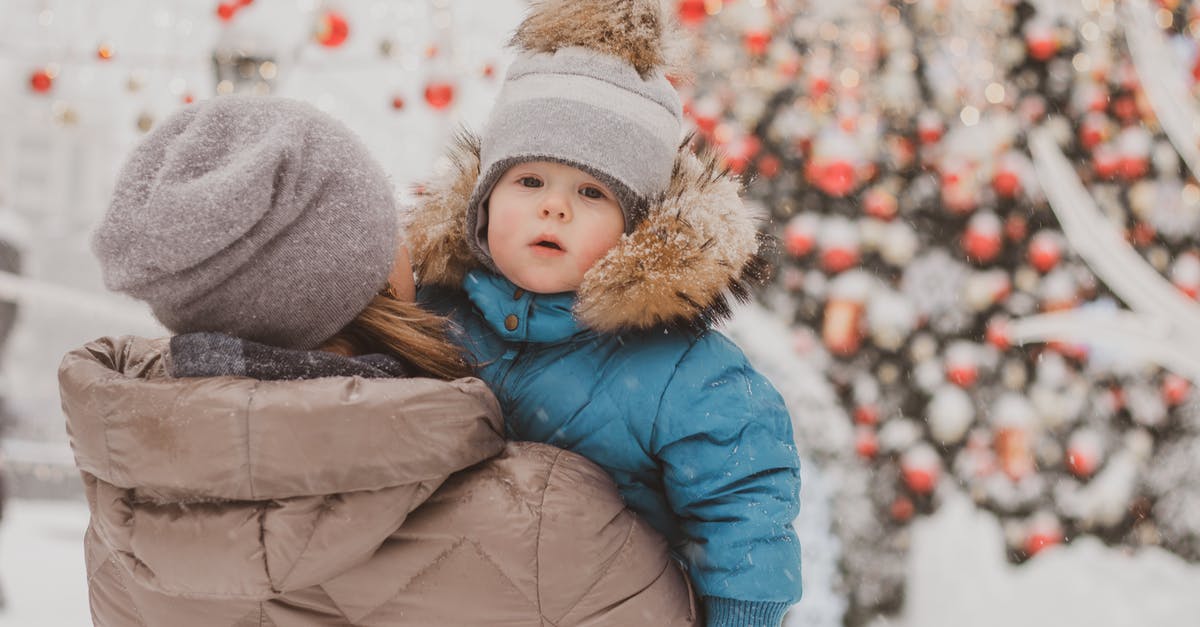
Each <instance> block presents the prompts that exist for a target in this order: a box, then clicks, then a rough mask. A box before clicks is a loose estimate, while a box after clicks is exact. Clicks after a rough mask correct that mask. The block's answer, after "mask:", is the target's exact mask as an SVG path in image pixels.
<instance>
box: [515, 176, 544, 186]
mask: <svg viewBox="0 0 1200 627" xmlns="http://www.w3.org/2000/svg"><path fill="white" fill-rule="evenodd" d="M517 183H518V184H519V185H521V186H522V187H541V186H542V181H541V179H539V178H538V177H536V176H522V177H521V178H519V179H517Z"/></svg>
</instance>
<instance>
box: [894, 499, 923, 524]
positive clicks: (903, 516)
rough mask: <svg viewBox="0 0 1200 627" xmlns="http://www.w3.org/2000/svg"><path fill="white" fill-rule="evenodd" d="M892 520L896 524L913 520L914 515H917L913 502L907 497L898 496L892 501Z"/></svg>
mask: <svg viewBox="0 0 1200 627" xmlns="http://www.w3.org/2000/svg"><path fill="white" fill-rule="evenodd" d="M890 511H891V514H892V518H893V519H894V520H895V521H896V522H901V523H903V522H908V521H909V520H910V519H912V517H913V514H915V513H917V510H916V507H914V506H913V502H912V500H910V499H909V498H908V497H906V496H897V497H896V500H894V501H892V506H891V508H890Z"/></svg>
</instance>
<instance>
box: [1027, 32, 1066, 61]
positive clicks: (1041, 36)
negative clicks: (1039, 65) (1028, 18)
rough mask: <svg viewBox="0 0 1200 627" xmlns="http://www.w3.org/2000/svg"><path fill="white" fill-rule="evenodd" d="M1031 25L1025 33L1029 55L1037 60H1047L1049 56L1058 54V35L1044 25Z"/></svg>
mask: <svg viewBox="0 0 1200 627" xmlns="http://www.w3.org/2000/svg"><path fill="white" fill-rule="evenodd" d="M1031 26H1032V27H1031V28H1028V29H1027V30H1026V33H1025V45H1026V47H1027V48H1028V49H1029V56H1030V57H1032V58H1034V59H1036V60H1038V61H1049V60H1050V58H1051V57H1053V56H1054V55H1056V54H1058V49H1059V47H1060V46H1061V44H1060V43H1059V41H1058V36H1057V35H1056V34H1055V33H1054V29H1052V28H1050V27H1048V26H1046V25H1041V24H1037V25H1031Z"/></svg>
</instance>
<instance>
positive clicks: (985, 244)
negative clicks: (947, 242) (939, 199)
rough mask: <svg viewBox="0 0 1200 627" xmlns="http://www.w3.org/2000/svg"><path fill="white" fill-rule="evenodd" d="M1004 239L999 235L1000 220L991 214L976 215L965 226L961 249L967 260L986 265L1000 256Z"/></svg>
mask: <svg viewBox="0 0 1200 627" xmlns="http://www.w3.org/2000/svg"><path fill="white" fill-rule="evenodd" d="M1003 245H1004V238H1003V237H1002V236H1001V234H1000V218H997V217H996V214H994V213H991V212H984V213H977V214H975V215H974V216H972V217H971V221H970V222H969V223H968V224H967V232H966V233H963V237H962V247H963V251H964V252H965V253H966V254H967V258H968V259H971V260H972V261H977V262H979V263H988V262H990V261H992V260H994V259H995V258H996V256H997V255H999V254H1000V250H1001V248H1002V247H1003Z"/></svg>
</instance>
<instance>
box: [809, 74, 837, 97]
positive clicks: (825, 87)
mask: <svg viewBox="0 0 1200 627" xmlns="http://www.w3.org/2000/svg"><path fill="white" fill-rule="evenodd" d="M831 86H832V84H831V83H830V82H829V77H828V76H826V75H824V74H814V75H812V76H811V77H810V78H809V79H808V93H809V94H811V95H812V97H813V98H820V97H821V96H824V95H825V94H827V93H829V88H830V87H831Z"/></svg>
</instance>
